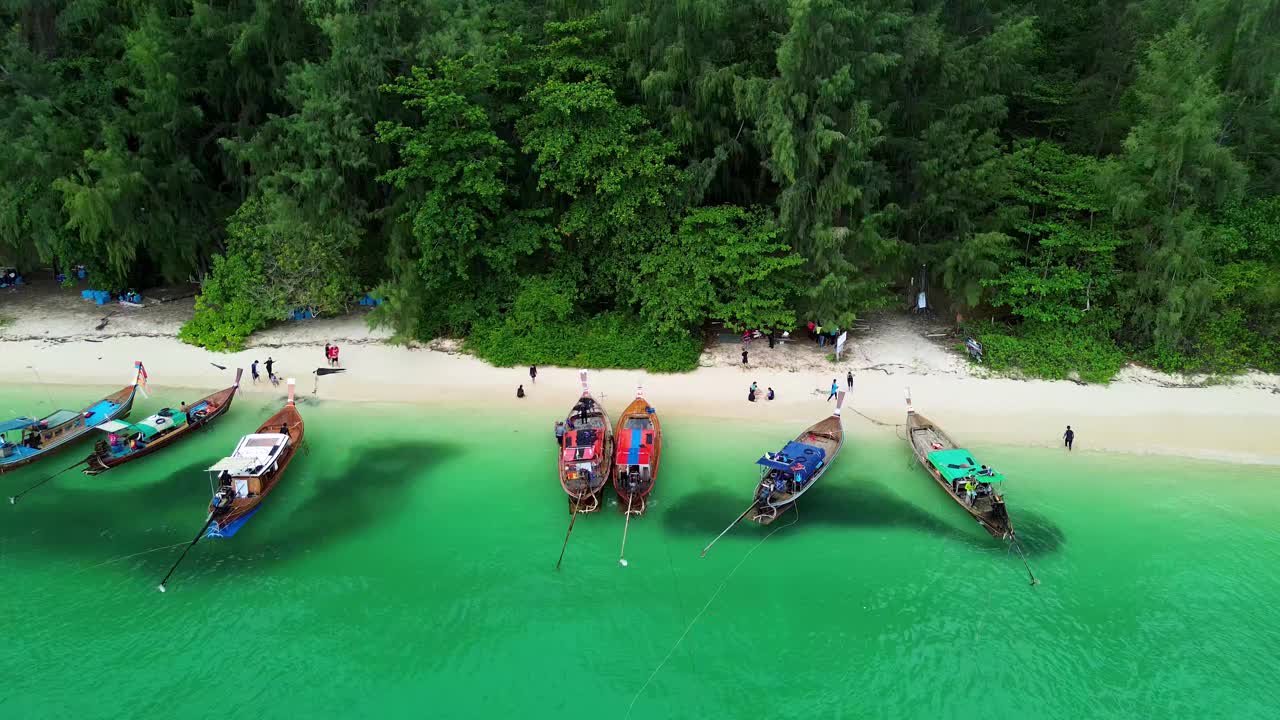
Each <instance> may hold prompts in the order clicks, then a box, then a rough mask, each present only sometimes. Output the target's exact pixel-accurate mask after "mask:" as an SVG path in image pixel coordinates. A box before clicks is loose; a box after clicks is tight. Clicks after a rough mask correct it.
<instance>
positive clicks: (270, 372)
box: [262, 355, 280, 385]
mask: <svg viewBox="0 0 1280 720" xmlns="http://www.w3.org/2000/svg"><path fill="white" fill-rule="evenodd" d="M262 364H263V365H265V366H266V367H267V379H268V380H270V381H271V384H272V385H279V384H280V381H279V380H276V373H275V371H274V370H272V369H271V368H272V366H273V365H275V364H276V361H275V360H272V359H271V356H270V355H268V356H267V361H266V362H264V363H262Z"/></svg>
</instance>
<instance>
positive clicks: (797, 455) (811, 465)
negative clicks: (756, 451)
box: [756, 441, 827, 477]
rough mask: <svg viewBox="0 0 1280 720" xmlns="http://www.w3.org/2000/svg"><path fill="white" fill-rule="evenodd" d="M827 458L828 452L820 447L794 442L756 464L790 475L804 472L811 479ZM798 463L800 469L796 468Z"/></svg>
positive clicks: (769, 454)
mask: <svg viewBox="0 0 1280 720" xmlns="http://www.w3.org/2000/svg"><path fill="white" fill-rule="evenodd" d="M826 456H827V452H826V451H825V450H823V449H822V448H820V447H814V446H813V445H805V444H804V443H798V442H795V441H792V442H789V443H787V446H786V447H784V448H782V452H779V453H768V454H767V455H765V456H764V457H762V458H760V459H759V460H757V461H756V464H757V465H763V466H765V467H767V468H773V469H774V470H782V471H784V472H789V473H798V472H802V473H803V475H804V476H805V477H809V476H811V475H813V472H814V471H815V470H817V469H818V468H819V467H822V462H823V460H824V459H825V458H826ZM797 463H798V464H799V467H796V465H797Z"/></svg>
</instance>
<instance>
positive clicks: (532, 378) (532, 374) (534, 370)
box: [529, 365, 538, 383]
mask: <svg viewBox="0 0 1280 720" xmlns="http://www.w3.org/2000/svg"><path fill="white" fill-rule="evenodd" d="M529 382H531V383H536V382H538V366H537V365H530V366H529Z"/></svg>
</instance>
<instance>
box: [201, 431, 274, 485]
mask: <svg viewBox="0 0 1280 720" xmlns="http://www.w3.org/2000/svg"><path fill="white" fill-rule="evenodd" d="M288 445H289V436H288V435H285V434H282V433H254V434H252V435H245V436H244V437H243V438H241V439H240V444H239V445H237V446H236V450H235V452H233V453H231V455H230V456H228V457H224V458H222V459H221V460H219V461H218V462H216V463H214V464H213V465H212V466H210V467H209V472H216V473H221V472H228V473H230V474H231V475H234V476H235V477H257V476H259V475H262V474H263V473H265V472H266V471H267V470H268V469H270V467H271V464H272V463H273V462H274V461H275V460H276V458H278V457H280V453H281V452H283V451H284V449H285V448H286V447H288Z"/></svg>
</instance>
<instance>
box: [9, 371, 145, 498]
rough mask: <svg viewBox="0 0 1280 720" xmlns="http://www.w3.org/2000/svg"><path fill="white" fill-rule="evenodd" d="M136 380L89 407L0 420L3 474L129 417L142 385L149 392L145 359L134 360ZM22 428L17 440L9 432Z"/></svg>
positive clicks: (134, 378)
mask: <svg viewBox="0 0 1280 720" xmlns="http://www.w3.org/2000/svg"><path fill="white" fill-rule="evenodd" d="M133 369H134V373H133V384H132V385H127V386H125V387H123V388H121V389H119V390H117V391H115V392H113V393H111V394H110V395H108V396H106V397H104V398H102V399H101V400H98V401H97V402H95V403H93V404H92V405H89V406H88V407H86V408H85V409H83V410H81V411H79V412H76V411H75V410H58V411H56V412H54V413H52V414H50V415H47V416H45V417H43V418H41V419H39V420H35V419H32V418H28V417H20V418H15V419H13V420H8V421H4V422H0V475H3V474H4V473H6V472H9V471H10V470H15V469H17V468H20V467H22V466H23V465H29V464H31V463H33V462H35V461H37V460H39V459H41V458H44V457H48V456H50V455H52V454H54V453H56V452H57V451H59V450H62V449H64V448H67V447H69V446H70V445H71V444H72V443H73V442H74V441H75V440H77V439H79V438H81V437H83V436H84V435H85V434H87V433H89V432H90V431H92V430H93V429H94V428H96V427H98V426H99V425H102V424H103V423H107V422H110V421H112V420H115V419H117V418H122V417H128V416H129V412H130V411H131V410H132V409H133V399H134V397H135V396H136V395H137V393H138V390H139V389H140V388H141V389H143V391H144V392H145V388H146V383H147V370H146V368H144V367H143V366H142V363H140V362H135V363H134V364H133ZM14 432H20V433H21V435H20V436H19V437H18V438H17V440H18V441H17V442H13V441H12V440H11V439H10V438H9V437H8V435H9V434H10V433H14Z"/></svg>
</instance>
